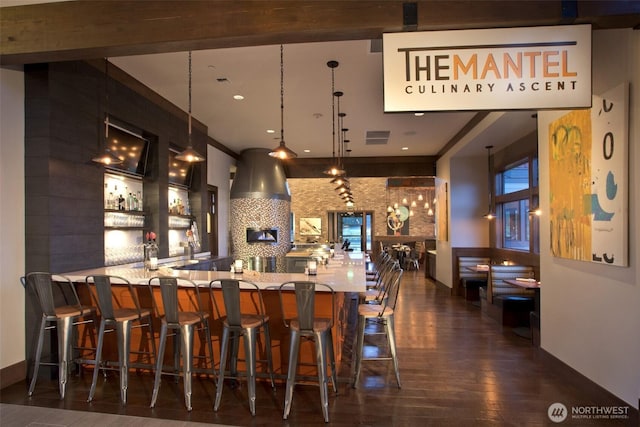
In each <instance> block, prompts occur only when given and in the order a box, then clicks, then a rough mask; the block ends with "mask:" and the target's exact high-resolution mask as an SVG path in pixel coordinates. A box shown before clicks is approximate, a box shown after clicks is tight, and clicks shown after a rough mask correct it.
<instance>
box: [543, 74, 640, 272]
mask: <svg viewBox="0 0 640 427" xmlns="http://www.w3.org/2000/svg"><path fill="white" fill-rule="evenodd" d="M627 151H628V86H627V85H626V84H622V85H620V86H618V87H616V88H615V89H613V90H611V91H609V92H607V93H605V94H604V96H602V97H598V96H594V97H593V106H592V108H591V109H589V110H576V111H571V112H569V113H567V114H565V115H564V116H562V117H560V118H559V119H558V120H556V121H554V122H552V123H551V124H550V125H549V181H550V205H549V206H550V212H549V214H550V223H551V224H550V225H551V252H552V254H553V255H554V256H557V257H561V258H569V259H575V260H580V261H590V262H597V263H603V264H607V265H616V266H627V265H628V156H627Z"/></svg>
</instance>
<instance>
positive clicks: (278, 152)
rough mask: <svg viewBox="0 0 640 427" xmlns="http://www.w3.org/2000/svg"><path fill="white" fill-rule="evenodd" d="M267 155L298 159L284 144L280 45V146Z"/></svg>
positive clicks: (281, 48) (282, 56)
mask: <svg viewBox="0 0 640 427" xmlns="http://www.w3.org/2000/svg"><path fill="white" fill-rule="evenodd" d="M269 155H270V156H271V157H276V158H278V159H281V160H286V159H293V158H295V157H298V155H297V154H296V153H295V152H294V151H293V150H291V149H289V148H287V146H286V145H285V143H284V47H283V46H282V45H280V144H279V145H278V146H277V147H276V148H274V149H273V150H271V151H270V152H269Z"/></svg>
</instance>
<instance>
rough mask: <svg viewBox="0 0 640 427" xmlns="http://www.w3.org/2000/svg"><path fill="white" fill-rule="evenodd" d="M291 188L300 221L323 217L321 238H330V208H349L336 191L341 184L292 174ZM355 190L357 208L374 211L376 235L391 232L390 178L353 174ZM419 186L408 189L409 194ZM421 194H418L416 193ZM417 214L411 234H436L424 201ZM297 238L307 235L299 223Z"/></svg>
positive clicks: (289, 180)
mask: <svg viewBox="0 0 640 427" xmlns="http://www.w3.org/2000/svg"><path fill="white" fill-rule="evenodd" d="M287 181H288V182H289V188H290V190H291V212H293V214H294V218H295V220H296V221H298V220H299V219H300V218H321V219H322V235H321V236H320V241H321V242H324V241H326V240H327V239H328V233H327V230H328V224H327V212H328V211H347V210H348V209H347V207H346V205H345V204H344V202H343V201H342V199H341V198H340V197H339V196H338V193H337V192H336V191H335V187H337V185H334V184H331V183H330V182H329V181H330V179H329V178H289V179H287ZM349 181H350V184H351V191H352V193H353V196H354V200H355V207H354V209H355V210H356V211H373V212H374V218H373V230H372V231H373V235H374V236H377V235H387V229H388V228H387V203H388V201H387V192H386V183H387V179H386V178H350V179H349ZM417 191H418V190H407V194H408V195H411V192H415V195H417ZM416 197H417V196H416ZM413 210H414V215H413V216H412V217H410V219H409V236H421V237H427V238H428V237H434V236H435V234H434V233H435V226H434V217H433V216H431V217H430V216H428V215H427V211H426V210H425V209H424V205H422V206H420V205H418V206H417V207H416V208H414V209H413ZM295 229H296V234H295V240H296V241H304V238H305V236H300V235H299V234H298V233H299V232H298V229H299V227H298V224H296V227H295Z"/></svg>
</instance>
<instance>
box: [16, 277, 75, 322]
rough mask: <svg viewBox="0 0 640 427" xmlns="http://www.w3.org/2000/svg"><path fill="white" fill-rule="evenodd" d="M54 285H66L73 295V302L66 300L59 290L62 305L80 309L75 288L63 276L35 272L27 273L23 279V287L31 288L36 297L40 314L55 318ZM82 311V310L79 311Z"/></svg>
mask: <svg viewBox="0 0 640 427" xmlns="http://www.w3.org/2000/svg"><path fill="white" fill-rule="evenodd" d="M55 283H60V284H65V285H68V288H69V291H70V292H71V294H72V295H73V301H71V300H70V299H69V298H68V295H67V294H68V293H67V292H64V290H61V292H62V294H63V296H64V299H65V301H64V304H65V305H75V306H78V307H80V308H81V307H82V305H81V304H80V298H79V297H78V293H77V292H76V289H75V286H73V283H72V282H71V280H69V279H68V278H66V277H64V276H55V277H54V275H52V274H51V273H48V272H42V271H35V272H32V273H28V274H27V276H26V277H25V279H24V285H25V287H26V286H29V287H31V288H32V289H33V290H34V291H35V293H36V296H37V297H38V301H39V303H40V308H41V309H42V312H43V313H44V314H45V316H47V317H51V318H53V317H56V306H57V305H58V304H56V300H55V295H54V292H53V287H54V284H55ZM81 311H82V310H81Z"/></svg>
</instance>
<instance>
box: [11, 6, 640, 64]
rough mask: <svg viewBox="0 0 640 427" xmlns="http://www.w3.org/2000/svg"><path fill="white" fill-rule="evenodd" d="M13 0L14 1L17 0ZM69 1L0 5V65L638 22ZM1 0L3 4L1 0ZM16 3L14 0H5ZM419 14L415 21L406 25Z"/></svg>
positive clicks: (502, 11) (601, 14)
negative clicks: (407, 33) (389, 35)
mask: <svg viewBox="0 0 640 427" xmlns="http://www.w3.org/2000/svg"><path fill="white" fill-rule="evenodd" d="M16 2H17V3H19V0H16ZM404 3H407V2H402V1H303V0H290V1H269V2H266V1H165V0H162V1H151V0H149V1H117V0H114V1H69V2H55V3H42V4H32V5H24V6H9V7H2V8H1V13H0V28H1V29H2V30H1V33H2V37H1V40H0V64H2V65H18V64H27V63H39V62H55V61H67V60H79V59H91V58H102V57H114V56H123V55H137V54H144V53H161V52H178V51H187V50H200V49H214V48H221V47H240V46H252V45H266V44H281V43H302V42H315V41H336V40H358V39H375V38H380V37H381V36H382V33H384V32H392V31H402V30H407V29H417V30H420V31H425V30H445V29H467V28H488V27H496V28H497V27H513V26H537V25H556V24H569V23H577V24H582V23H590V24H592V25H593V28H594V29H601V28H633V27H635V28H638V25H639V24H640V2H638V1H615V0H613V1H584V0H562V1H559V0H542V1H540V0H537V1H528V0H522V1H513V0H511V1H500V0H495V1H481V0H475V1H456V0H448V1H434V0H427V1H416V2H411V3H415V4H417V13H416V14H415V15H414V16H408V17H406V16H405V17H403V10H404V9H403V4H404ZM5 4H6V3H5ZM13 4H15V3H13ZM411 21H414V22H415V21H417V25H416V26H411V28H409V26H408V25H407V24H410V23H411Z"/></svg>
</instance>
